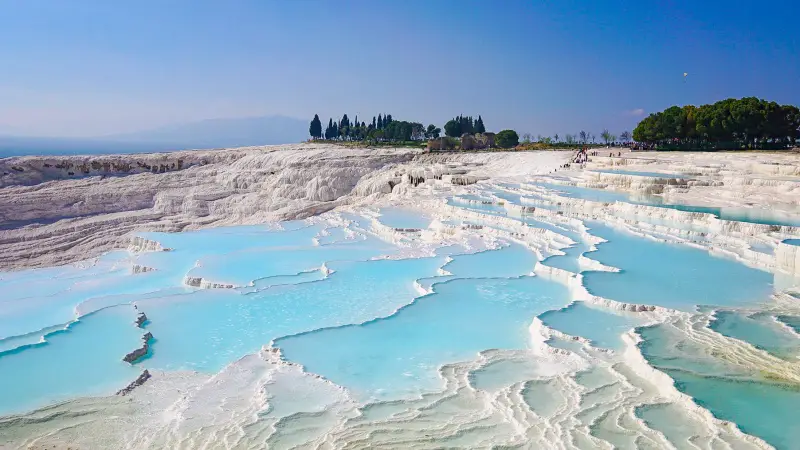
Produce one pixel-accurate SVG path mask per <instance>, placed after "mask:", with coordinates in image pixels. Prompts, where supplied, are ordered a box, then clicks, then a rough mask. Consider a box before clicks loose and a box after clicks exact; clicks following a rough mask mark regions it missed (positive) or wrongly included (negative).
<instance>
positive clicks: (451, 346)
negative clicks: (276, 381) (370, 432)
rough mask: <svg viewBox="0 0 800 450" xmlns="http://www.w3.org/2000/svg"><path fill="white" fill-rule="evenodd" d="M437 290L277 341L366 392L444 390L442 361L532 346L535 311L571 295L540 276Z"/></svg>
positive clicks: (294, 357)
mask: <svg viewBox="0 0 800 450" xmlns="http://www.w3.org/2000/svg"><path fill="white" fill-rule="evenodd" d="M434 288H435V291H436V292H435V293H434V294H432V295H429V296H425V297H422V298H420V299H418V300H417V301H416V302H415V303H414V304H412V305H410V306H408V307H406V308H403V309H402V310H400V311H399V312H398V313H397V314H395V315H393V316H391V317H388V318H385V319H378V320H374V321H370V322H367V323H365V324H362V325H353V326H346V327H341V328H332V329H325V330H320V331H316V332H311V333H307V334H302V335H299V336H291V337H287V338H283V339H279V340H278V341H277V342H276V345H278V346H279V347H280V348H281V349H282V351H283V354H284V356H285V357H286V358H287V359H288V360H290V361H295V362H299V363H301V364H303V366H305V367H306V369H308V370H310V371H312V372H314V373H318V374H321V375H323V376H324V377H326V378H328V379H330V380H331V381H333V382H335V383H337V384H341V385H343V386H345V387H348V388H350V389H352V390H353V391H355V392H356V393H357V394H358V396H359V397H361V398H365V397H391V398H394V397H397V396H409V395H413V394H418V393H420V392H424V391H432V390H436V389H440V388H441V387H442V386H441V380H440V379H439V377H438V376H437V368H438V367H439V366H441V365H442V364H446V363H452V362H458V361H465V360H469V359H473V358H474V357H475V356H477V353H478V352H479V351H481V350H486V349H493V348H497V349H514V348H519V349H522V348H526V347H527V346H528V344H527V343H528V342H529V336H530V335H529V333H528V327H529V326H530V324H531V319H532V317H533V316H535V315H537V314H538V313H541V312H543V311H546V310H549V309H552V308H558V307H560V306H562V305H564V304H565V303H566V302H567V301H568V293H567V290H566V288H565V287H563V286H561V285H559V284H556V283H552V282H549V281H545V280H542V279H539V278H536V277H523V278H518V279H485V280H453V281H449V282H447V283H441V284H437V285H435V287H434ZM334 342H335V343H336V345H330V343H334ZM376 343H380V345H375V344H376Z"/></svg>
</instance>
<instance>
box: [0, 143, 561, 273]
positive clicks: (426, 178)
mask: <svg viewBox="0 0 800 450" xmlns="http://www.w3.org/2000/svg"><path fill="white" fill-rule="evenodd" d="M566 158H567V154H565V153H552V152H550V155H549V156H548V158H545V160H547V161H550V163H548V164H546V165H545V166H542V169H545V168H547V169H548V171H549V170H550V169H551V168H552V167H556V166H557V165H558V164H560V163H561V161H562V160H565V159H566ZM534 159H536V158H535V157H534V154H533V153H527V154H514V153H492V154H470V155H421V154H420V150H419V149H348V148H344V147H340V146H335V145H325V144H322V145H318V144H296V145H284V146H269V147H246V148H239V149H220V150H208V151H183V152H174V153H163V154H147V155H135V154H134V155H103V156H65V157H33V156H27V157H17V158H6V159H2V160H0V175H2V177H0V188H1V189H0V269H13V268H21V267H37V266H51V265H57V264H63V263H68V262H72V261H77V260H82V259H86V258H87V257H92V256H96V255H98V254H100V253H102V252H104V251H107V250H109V249H111V248H123V247H127V246H128V245H129V243H130V241H131V236H132V233H133V232H134V231H144V230H152V231H181V230H188V229H197V228H204V227H210V226H221V225H235V224H254V223H264V222H271V221H278V220H288V219H295V218H305V217H309V216H312V215H316V214H320V213H323V212H325V211H328V210H331V209H333V208H335V207H337V206H341V205H345V204H351V203H359V202H372V201H374V200H375V198H377V197H380V196H384V195H389V194H398V195H402V196H406V195H419V193H420V192H432V191H431V189H434V187H433V186H432V184H437V183H438V184H440V185H445V186H447V185H449V186H452V185H453V184H469V183H474V182H475V181H477V180H478V179H480V178H485V177H486V176H487V175H488V174H493V173H498V172H499V171H504V172H505V171H509V170H516V171H517V172H519V171H521V170H530V168H531V167H532V166H534V164H533V163H527V164H526V161H528V162H532V161H533V160H534ZM551 166H552V167H551ZM526 168H527V169H526ZM467 174H470V175H467ZM138 245H140V244H136V243H134V247H136V246H138ZM145 246H146V245H145ZM147 249H148V250H149V248H147Z"/></svg>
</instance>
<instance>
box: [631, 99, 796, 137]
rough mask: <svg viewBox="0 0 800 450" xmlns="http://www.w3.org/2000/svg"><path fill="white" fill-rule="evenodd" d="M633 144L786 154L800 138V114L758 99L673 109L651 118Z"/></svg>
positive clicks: (642, 124) (637, 131)
mask: <svg viewBox="0 0 800 450" xmlns="http://www.w3.org/2000/svg"><path fill="white" fill-rule="evenodd" d="M633 139H634V140H636V141H638V142H645V143H648V144H651V145H655V146H656V147H657V148H658V149H662V150H670V149H685V150H690V149H697V150H715V149H783V148H787V147H788V146H789V145H795V144H796V143H797V140H798V139H800V110H798V108H797V107H796V106H792V105H779V104H778V103H776V102H770V101H766V100H762V99H759V98H756V97H746V98H741V99H733V98H730V99H727V100H721V101H718V102H716V103H714V104H710V105H702V106H699V107H697V106H693V105H686V106H683V107H680V106H672V107H670V108H667V109H665V110H664V111H661V112H657V113H653V114H650V115H649V116H648V117H646V118H644V119H643V120H642V121H641V122H639V124H638V125H637V126H636V128H635V129H634V130H633Z"/></svg>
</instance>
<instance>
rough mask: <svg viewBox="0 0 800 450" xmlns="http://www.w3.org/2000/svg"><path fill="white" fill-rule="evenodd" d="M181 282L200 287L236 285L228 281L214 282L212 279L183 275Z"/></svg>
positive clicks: (221, 287)
mask: <svg viewBox="0 0 800 450" xmlns="http://www.w3.org/2000/svg"><path fill="white" fill-rule="evenodd" d="M183 283H184V284H185V285H187V286H191V287H196V288H200V289H233V288H235V287H236V286H234V285H233V284H230V283H215V282H213V281H208V280H205V279H204V278H202V277H190V276H187V277H184V279H183Z"/></svg>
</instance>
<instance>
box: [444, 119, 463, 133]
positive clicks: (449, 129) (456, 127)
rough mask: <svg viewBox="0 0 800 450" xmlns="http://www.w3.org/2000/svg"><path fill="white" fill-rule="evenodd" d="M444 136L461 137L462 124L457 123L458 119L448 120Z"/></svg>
mask: <svg viewBox="0 0 800 450" xmlns="http://www.w3.org/2000/svg"><path fill="white" fill-rule="evenodd" d="M444 134H446V135H447V136H449V137H459V136H461V124H460V123H459V122H458V121H456V119H451V120H448V121H447V123H446V124H444Z"/></svg>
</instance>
